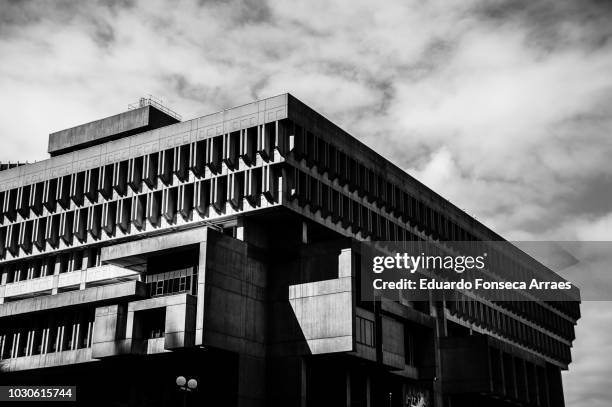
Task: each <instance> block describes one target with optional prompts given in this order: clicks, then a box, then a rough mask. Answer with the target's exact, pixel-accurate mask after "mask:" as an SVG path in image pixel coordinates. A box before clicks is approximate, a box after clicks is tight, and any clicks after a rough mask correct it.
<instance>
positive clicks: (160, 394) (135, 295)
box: [0, 94, 579, 407]
mask: <svg viewBox="0 0 612 407" xmlns="http://www.w3.org/2000/svg"><path fill="white" fill-rule="evenodd" d="M48 151H49V153H50V156H51V157H50V158H49V159H47V160H44V161H40V162H36V163H33V164H26V165H20V166H17V167H14V168H8V169H5V170H3V171H0V191H1V192H0V208H1V209H2V213H1V214H0V263H1V264H0V267H1V275H2V280H1V285H0V384H1V385H7V384H19V385H33V384H45V385H56V384H57V385H60V384H62V385H75V386H77V400H78V404H81V405H87V406H90V405H104V406H173V405H180V403H182V402H183V398H182V397H183V394H181V393H180V392H179V391H178V390H177V385H176V384H175V380H176V378H177V376H184V377H186V378H195V379H197V381H198V384H199V385H198V388H197V389H196V390H195V391H193V392H191V393H189V394H187V398H186V400H185V402H186V404H187V405H193V406H196V405H197V406H204V405H207V406H208V405H224V406H364V407H365V406H390V405H391V406H436V407H442V406H452V407H457V406H464V405H469V406H506V405H513V406H547V407H560V406H563V405H564V401H563V391H562V383H561V371H562V370H564V369H567V367H568V364H569V363H570V361H571V356H570V348H571V345H572V341H573V340H574V326H575V324H576V321H577V320H578V318H579V306H578V304H577V303H575V302H545V301H538V302H534V301H532V302H520V301H507V302H496V301H488V300H486V299H484V298H478V297H473V296H472V297H465V298H462V300H461V301H431V302H427V301H413V302H411V301H362V299H361V298H360V296H359V293H358V291H359V290H358V287H359V281H358V280H359V278H360V276H359V256H360V253H359V247H360V245H359V242H363V241H402V240H414V239H415V238H418V239H423V240H437V241H446V240H448V241H451V240H452V241H479V240H483V241H490V240H499V239H500V237H499V236H498V235H496V234H495V233H494V232H492V231H491V230H489V229H487V228H486V227H485V226H483V225H482V224H480V223H479V222H478V221H476V220H475V219H473V218H471V217H470V216H468V215H467V214H466V213H464V212H463V211H461V210H460V209H458V208H457V207H455V206H453V205H452V204H451V203H449V202H448V201H446V200H445V199H443V198H442V197H440V196H439V195H437V194H436V193H435V192H433V191H431V190H430V189H428V188H426V187H425V186H424V185H422V184H420V183H419V182H418V181H416V180H415V179H413V178H412V177H410V176H409V175H407V174H406V173H405V172H403V171H402V170H400V169H399V168H398V167H396V166H395V165H393V164H391V163H390V162H389V161H387V160H385V159H384V158H382V157H381V156H380V155H378V154H377V153H376V152H374V151H373V150H371V149H370V148H368V147H367V146H365V145H364V144H362V143H361V142H359V141H358V140H357V139H355V138H354V137H352V136H350V135H349V134H347V133H346V132H344V131H343V130H341V129H340V128H339V127H337V126H335V125H334V124H333V123H331V122H330V121H329V120H327V119H326V118H324V117H323V116H321V115H320V114H318V113H316V112H315V111H314V110H312V109H311V108H309V107H307V106H306V105H304V104H303V103H301V102H300V101H298V100H297V99H296V98H294V97H292V96H291V95H288V94H285V95H280V96H276V97H272V98H269V99H265V100H261V101H258V102H254V103H250V104H246V105H243V106H239V107H235V108H232V109H227V110H224V111H222V112H219V113H215V114H211V115H208V116H203V117H200V118H196V119H193V120H189V121H181V120H180V119H179V118H178V117H177V115H175V114H173V112H171V111H169V110H167V109H165V108H164V107H163V106H159V105H157V104H155V103H148V101H147V100H143V103H141V104H140V107H137V108H135V109H132V110H129V111H127V112H124V113H121V114H118V115H116V116H112V117H108V118H104V119H101V120H98V121H94V122H91V123H87V124H84V125H80V126H77V127H74V128H71V129H67V130H62V131H59V132H56V133H53V134H51V135H50V136H49V149H48Z"/></svg>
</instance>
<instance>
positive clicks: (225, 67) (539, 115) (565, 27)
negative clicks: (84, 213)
mask: <svg viewBox="0 0 612 407" xmlns="http://www.w3.org/2000/svg"><path fill="white" fill-rule="evenodd" d="M132 3H133V4H132ZM604 3H605V2H591V1H584V2H572V1H569V0H554V1H550V0H543V1H539V2H532V1H527V0H523V1H504V0H488V1H478V0H469V1H464V0H463V1H459V0H457V1H447V0H436V1H429V2H422V1H416V0H414V1H404V0H397V1H386V2H385V3H384V5H381V4H379V3H375V2H368V1H364V0H357V1H355V0H352V1H348V0H345V1H333V2H330V1H312V0H310V1H291V2H287V1H271V2H268V3H266V2H260V1H238V0H234V1H230V2H217V1H202V2H195V1H194V2H191V1H181V2H177V3H176V5H174V6H172V7H169V5H168V3H167V2H165V1H161V0H158V1H139V2H131V1H126V2H98V3H92V2H82V3H78V5H75V4H77V3H74V2H62V1H58V2H54V3H53V4H50V3H48V2H44V1H36V2H19V3H12V2H2V3H0V60H2V61H3V63H2V64H0V89H2V92H1V93H0V112H2V120H0V134H1V137H2V149H0V160H3V161H6V160H13V161H14V160H16V159H22V160H25V159H29V160H33V159H42V158H44V157H45V150H46V143H47V134H48V133H49V132H52V131H55V130H59V129H62V128H66V127H70V126H73V125H76V124H79V123H83V122H87V121H90V120H94V119H96V118H99V117H103V116H107V115H111V114H114V113H117V112H119V111H122V110H124V109H125V107H126V105H127V104H128V103H130V102H133V101H135V100H136V99H137V98H138V97H140V96H142V95H143V94H146V93H153V94H156V95H158V96H163V97H165V99H166V100H167V101H168V104H169V105H170V106H171V107H172V108H174V109H175V110H177V111H179V112H180V113H182V114H183V116H184V117H186V118H191V117H195V116H198V115H203V114H206V113H210V112H214V111H217V110H219V109H221V108H225V107H230V106H232V105H236V104H241V103H245V102H248V101H250V100H251V99H252V98H255V97H258V98H262V97H267V96H271V95H273V94H277V93H281V92H286V91H290V92H293V93H294V94H295V96H296V97H298V98H299V99H302V100H303V101H305V102H306V103H308V104H310V105H311V106H312V107H313V108H315V109H317V110H319V111H321V112H322V113H324V114H325V115H326V116H328V117H329V118H331V119H332V120H333V121H335V122H336V123H337V124H339V125H341V126H342V127H344V128H345V129H347V130H348V131H349V132H351V133H352V134H354V135H355V136H357V137H359V138H360V139H361V140H363V141H364V142H366V143H367V144H368V145H370V146H371V147H372V148H374V149H375V150H377V151H379V152H380V153H381V154H383V155H385V156H387V157H389V158H391V159H392V160H393V161H395V162H396V163H397V164H398V165H400V166H401V167H402V168H406V169H407V170H408V171H409V172H410V173H412V174H414V175H415V176H416V177H417V178H419V179H421V180H422V181H423V182H424V183H425V184H427V185H429V186H431V187H432V188H433V189H435V190H436V191H437V192H439V193H441V194H442V195H443V196H445V197H447V198H449V199H450V200H451V201H452V202H454V203H455V204H456V205H457V206H459V207H461V208H465V209H467V211H468V213H470V214H471V215H474V216H476V217H477V218H478V219H479V220H481V221H483V222H484V223H486V224H487V225H490V226H491V227H493V228H494V229H495V230H496V231H498V232H500V233H501V234H502V235H504V236H505V237H508V238H511V239H553V238H554V239H561V240H563V239H575V238H578V239H586V240H592V239H610V235H609V232H608V230H610V226H612V221H611V218H610V217H611V216H612V215H611V214H610V213H611V212H612V209H611V206H612V198H611V195H612V194H610V192H609V191H610V190H611V189H610V187H612V165H610V164H609V157H610V156H611V155H612V138H610V134H611V133H612V107H611V106H612V103H611V102H612V76H611V75H610V72H612V45H611V43H610V41H609V40H608V38H610V36H611V35H612V27H611V26H610V25H609V16H610V13H611V11H612V10H611V8H610V7H609V6H608V5H607V4H604ZM15 4H17V5H15ZM109 4H110V6H109ZM585 309H590V308H589V307H585ZM585 315H590V314H585ZM587 318H588V317H586V316H585V321H587ZM587 325H588V323H586V322H585V326H587ZM589 329H593V330H592V332H595V328H589ZM578 346H582V348H580V349H581V351H579V352H577V353H576V354H577V356H576V360H577V363H576V364H575V365H574V366H573V368H575V369H576V370H577V371H581V367H580V366H581V365H580V364H581V363H582V359H583V358H586V356H584V355H587V354H588V350H587V349H585V348H584V346H586V345H584V342H578ZM570 374H572V373H570ZM573 377H577V376H573ZM576 380H577V383H582V382H580V381H579V378H577V379H576ZM585 383H586V382H585ZM586 384H589V385H590V384H592V383H590V382H589V383H586ZM586 384H585V385H586ZM575 386H577V385H574V384H573V383H571V382H570V383H568V384H567V388H568V389H570V391H574V389H576V387H575ZM576 391H577V390H576ZM587 391H589V388H586V390H582V393H581V394H585V393H586V392H587ZM572 394H574V395H576V394H578V393H572ZM572 397H574V396H572ZM576 397H578V396H576ZM572 400H573V399H572ZM575 405H577V406H578V405H579V403H578V402H577V401H576V404H575ZM589 405H590V404H589ZM593 405H594V404H593Z"/></svg>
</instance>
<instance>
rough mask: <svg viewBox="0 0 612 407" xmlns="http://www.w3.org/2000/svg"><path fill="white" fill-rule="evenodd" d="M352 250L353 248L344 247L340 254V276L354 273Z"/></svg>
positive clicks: (348, 275)
mask: <svg viewBox="0 0 612 407" xmlns="http://www.w3.org/2000/svg"><path fill="white" fill-rule="evenodd" d="M352 253H353V252H352V251H351V249H350V248H349V249H342V250H341V251H340V256H338V277H339V278H342V277H350V276H351V274H352Z"/></svg>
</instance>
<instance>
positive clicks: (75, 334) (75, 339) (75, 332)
mask: <svg viewBox="0 0 612 407" xmlns="http://www.w3.org/2000/svg"><path fill="white" fill-rule="evenodd" d="M80 330H81V323H80V322H77V323H76V324H72V346H71V350H75V349H78V347H79V331H80Z"/></svg>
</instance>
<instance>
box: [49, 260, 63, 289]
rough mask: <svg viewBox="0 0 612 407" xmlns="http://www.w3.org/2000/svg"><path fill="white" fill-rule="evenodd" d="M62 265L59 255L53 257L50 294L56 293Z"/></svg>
mask: <svg viewBox="0 0 612 407" xmlns="http://www.w3.org/2000/svg"><path fill="white" fill-rule="evenodd" d="M61 267H62V260H61V259H60V256H56V257H55V264H54V267H53V288H51V295H55V294H57V288H58V286H59V274H60V269H61Z"/></svg>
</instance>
